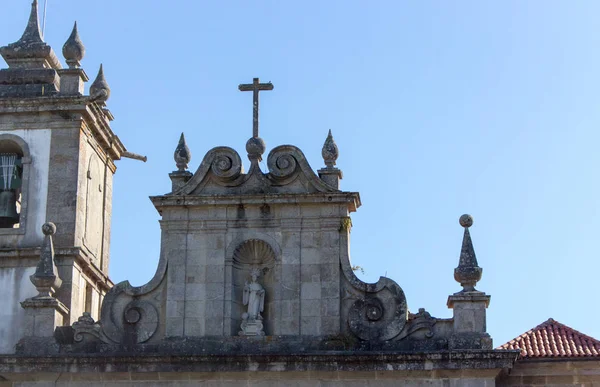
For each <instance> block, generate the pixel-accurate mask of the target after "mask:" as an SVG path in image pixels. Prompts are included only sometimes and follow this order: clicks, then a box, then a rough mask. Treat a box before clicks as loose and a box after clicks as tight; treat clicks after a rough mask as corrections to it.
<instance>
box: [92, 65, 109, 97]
mask: <svg viewBox="0 0 600 387" xmlns="http://www.w3.org/2000/svg"><path fill="white" fill-rule="evenodd" d="M90 97H92V101H95V102H106V101H107V100H108V98H109V97H110V87H109V86H108V82H106V78H104V69H103V67H102V64H101V65H100V70H98V75H97V76H96V79H95V80H94V82H93V83H92V85H91V86H90Z"/></svg>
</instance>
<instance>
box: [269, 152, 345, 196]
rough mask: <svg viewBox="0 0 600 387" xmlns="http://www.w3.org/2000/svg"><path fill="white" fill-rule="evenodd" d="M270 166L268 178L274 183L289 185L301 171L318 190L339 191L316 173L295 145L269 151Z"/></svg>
mask: <svg viewBox="0 0 600 387" xmlns="http://www.w3.org/2000/svg"><path fill="white" fill-rule="evenodd" d="M267 167H268V168H269V174H268V175H267V177H268V179H269V180H270V181H271V182H272V184H273V185H287V184H290V183H291V182H293V181H294V180H295V179H296V178H298V176H299V175H300V173H302V174H303V175H304V177H305V178H306V179H307V180H308V181H309V182H310V183H311V185H312V186H313V187H314V188H315V189H316V190H317V191H318V192H334V191H337V190H335V189H333V188H331V187H329V186H328V185H327V184H325V183H323V181H322V180H321V179H319V178H318V176H317V175H315V173H314V171H313V170H312V168H311V167H310V165H309V164H308V161H307V160H306V157H305V156H304V153H302V151H301V150H300V149H299V148H297V147H295V146H293V145H280V146H278V147H275V148H273V149H272V150H271V152H269V156H268V157H267Z"/></svg>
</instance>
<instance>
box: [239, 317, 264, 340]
mask: <svg viewBox="0 0 600 387" xmlns="http://www.w3.org/2000/svg"><path fill="white" fill-rule="evenodd" d="M241 328H242V330H241V331H240V336H264V335H265V331H264V330H263V323H262V320H256V319H252V320H251V319H247V318H246V319H244V320H243V321H242V325H241Z"/></svg>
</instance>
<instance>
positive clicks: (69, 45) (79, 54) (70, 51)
mask: <svg viewBox="0 0 600 387" xmlns="http://www.w3.org/2000/svg"><path fill="white" fill-rule="evenodd" d="M62 53H63V56H64V57H65V60H66V62H67V64H68V65H69V68H72V69H76V68H79V66H81V63H79V62H80V61H81V60H82V59H83V56H84V55H85V46H84V45H83V42H82V41H81V38H80V37H79V31H78V30H77V22H75V25H74V26H73V31H71V35H70V36H69V39H67V41H66V42H65V44H64V46H63V48H62Z"/></svg>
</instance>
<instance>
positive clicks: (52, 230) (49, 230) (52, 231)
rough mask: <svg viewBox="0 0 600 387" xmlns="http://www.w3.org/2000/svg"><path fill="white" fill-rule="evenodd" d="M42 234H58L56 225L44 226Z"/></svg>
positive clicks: (47, 224) (46, 224) (50, 223)
mask: <svg viewBox="0 0 600 387" xmlns="http://www.w3.org/2000/svg"><path fill="white" fill-rule="evenodd" d="M42 232H43V233H44V235H54V234H56V225H55V224H54V223H52V222H47V223H44V224H43V225H42Z"/></svg>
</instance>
